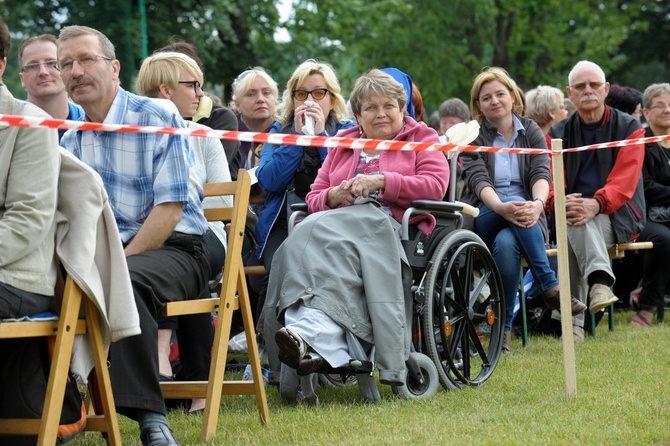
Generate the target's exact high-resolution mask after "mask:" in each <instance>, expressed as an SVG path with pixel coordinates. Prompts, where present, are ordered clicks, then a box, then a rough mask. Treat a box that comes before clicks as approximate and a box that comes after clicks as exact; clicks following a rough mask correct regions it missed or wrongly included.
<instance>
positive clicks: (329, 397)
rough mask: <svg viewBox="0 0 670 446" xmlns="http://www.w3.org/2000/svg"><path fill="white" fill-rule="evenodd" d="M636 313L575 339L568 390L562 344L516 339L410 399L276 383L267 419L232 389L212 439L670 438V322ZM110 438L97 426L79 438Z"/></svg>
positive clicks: (195, 432) (176, 419) (186, 429)
mask: <svg viewBox="0 0 670 446" xmlns="http://www.w3.org/2000/svg"><path fill="white" fill-rule="evenodd" d="M631 316H632V313H630V312H617V313H616V315H615V320H616V323H615V331H613V332H609V331H608V330H607V327H606V326H605V324H603V325H601V326H600V327H599V328H598V331H597V335H596V336H595V337H593V338H587V339H586V341H585V342H583V343H580V344H577V345H576V346H575V351H576V359H577V393H576V395H575V396H574V397H568V396H566V393H565V383H564V375H563V364H562V345H561V343H560V342H559V341H558V339H556V338H551V337H537V336H535V337H531V339H530V344H529V346H528V347H527V348H523V347H522V345H521V340H520V339H514V340H513V343H512V353H511V354H509V355H507V356H505V357H502V358H501V360H500V362H499V363H498V367H497V368H496V371H495V373H494V374H493V376H492V377H491V378H490V379H489V381H488V382H487V383H486V384H485V385H483V386H481V387H478V388H468V389H464V390H459V391H449V392H447V391H445V390H443V389H441V388H440V390H438V393H437V395H435V396H434V397H433V398H430V399H426V400H414V401H406V400H401V399H398V398H396V397H394V396H393V395H392V393H391V390H390V388H389V387H387V386H381V387H380V390H381V393H382V401H381V402H380V403H377V404H369V403H365V402H362V401H361V399H360V397H359V394H358V388H357V387H349V388H319V389H318V394H319V397H320V399H321V405H320V406H318V407H316V406H311V405H300V406H295V405H290V404H286V403H284V402H282V401H281V399H280V398H279V396H278V393H277V391H276V389H275V388H268V399H269V405H270V417H271V423H270V425H269V426H263V425H261V423H260V421H259V417H258V413H257V411H256V405H255V401H254V397H252V396H244V397H239V396H235V397H232V396H227V397H226V396H224V398H223V402H222V404H221V412H220V417H219V424H218V431H217V435H216V437H215V438H214V440H213V441H211V442H210V443H209V444H212V445H224V444H225V445H310V446H312V445H358V444H374V445H396V444H417V445H423V444H432V443H443V444H477V445H478V446H483V445H494V444H495V445H537V444H541V445H573V444H583V445H634V444H644V445H668V444H670V427H668V426H669V422H670V386H669V385H668V375H669V372H670V355H668V344H669V341H670V323H664V324H656V325H654V326H653V327H651V328H649V329H643V328H637V327H631V326H629V325H628V321H629V320H630V317H631ZM168 420H169V422H170V424H171V426H172V428H173V430H174V431H175V434H176V436H177V438H178V439H179V441H180V442H181V443H182V445H190V444H197V443H198V439H199V434H200V420H201V418H200V417H199V416H189V415H187V414H186V413H185V412H183V411H171V412H169V414H168ZM121 431H122V432H121V433H122V436H123V443H124V445H136V444H137V445H139V444H140V441H139V431H138V428H137V424H136V423H135V422H132V421H131V420H128V419H127V418H124V417H121ZM101 443H104V442H103V441H102V439H101V437H100V434H98V433H90V434H87V435H85V436H80V437H79V438H77V439H76V440H74V441H73V442H72V443H71V444H73V445H89V444H101Z"/></svg>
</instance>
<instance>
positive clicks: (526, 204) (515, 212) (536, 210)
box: [496, 201, 542, 228]
mask: <svg viewBox="0 0 670 446" xmlns="http://www.w3.org/2000/svg"><path fill="white" fill-rule="evenodd" d="M496 212H497V213H498V214H499V215H502V216H503V217H504V218H505V220H507V221H509V222H511V223H514V224H515V225H517V226H520V227H522V228H531V227H532V226H533V225H535V224H536V223H537V221H538V219H539V218H540V215H542V203H541V202H540V201H508V202H506V203H502V204H501V206H500V208H499V209H498V210H497V211H496Z"/></svg>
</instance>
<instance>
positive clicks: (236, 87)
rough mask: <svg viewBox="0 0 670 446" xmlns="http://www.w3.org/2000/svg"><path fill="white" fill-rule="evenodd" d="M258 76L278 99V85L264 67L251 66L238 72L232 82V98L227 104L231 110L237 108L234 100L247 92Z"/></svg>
mask: <svg viewBox="0 0 670 446" xmlns="http://www.w3.org/2000/svg"><path fill="white" fill-rule="evenodd" d="M259 77H260V78H261V79H263V80H264V81H265V82H266V83H267V84H268V87H269V88H270V90H271V91H272V94H273V95H274V97H275V98H276V99H277V100H278V99H279V87H278V86H277V82H276V81H275V80H274V79H272V76H270V74H269V73H268V72H267V71H266V70H265V68H263V67H253V68H249V69H248V70H245V71H243V72H242V73H240V75H239V76H237V78H236V79H235V81H234V82H233V86H232V87H231V90H232V98H231V100H230V104H229V105H230V108H232V109H233V110H237V104H236V102H237V101H238V100H239V99H240V98H241V97H242V96H244V95H245V94H247V92H248V91H249V90H250V89H251V86H252V85H253V83H254V81H255V80H256V79H258V78H259Z"/></svg>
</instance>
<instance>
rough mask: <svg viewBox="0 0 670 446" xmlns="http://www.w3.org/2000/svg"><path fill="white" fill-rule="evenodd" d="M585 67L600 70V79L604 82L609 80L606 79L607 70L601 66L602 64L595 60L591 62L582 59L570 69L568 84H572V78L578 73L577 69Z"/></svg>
mask: <svg viewBox="0 0 670 446" xmlns="http://www.w3.org/2000/svg"><path fill="white" fill-rule="evenodd" d="M583 68H592V69H594V70H596V71H597V72H598V75H599V76H600V80H601V81H603V82H607V79H605V72H604V71H603V69H602V68H600V65H598V64H597V63H595V62H591V61H590V60H580V61H579V62H577V63H576V64H575V66H574V67H572V70H570V74H568V85H572V79H573V78H574V77H575V75H576V74H577V71H579V70H581V69H583Z"/></svg>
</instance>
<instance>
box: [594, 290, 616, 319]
mask: <svg viewBox="0 0 670 446" xmlns="http://www.w3.org/2000/svg"><path fill="white" fill-rule="evenodd" d="M589 297H590V298H591V302H590V303H589V311H590V312H591V314H596V313H597V312H599V311H603V310H604V309H605V308H607V307H609V306H610V305H611V304H613V303H614V302H616V301H617V300H619V298H617V297H616V296H615V295H614V293H612V290H611V289H610V287H608V286H607V285H603V284H600V283H595V284H593V286H591V290H590V291H589Z"/></svg>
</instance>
